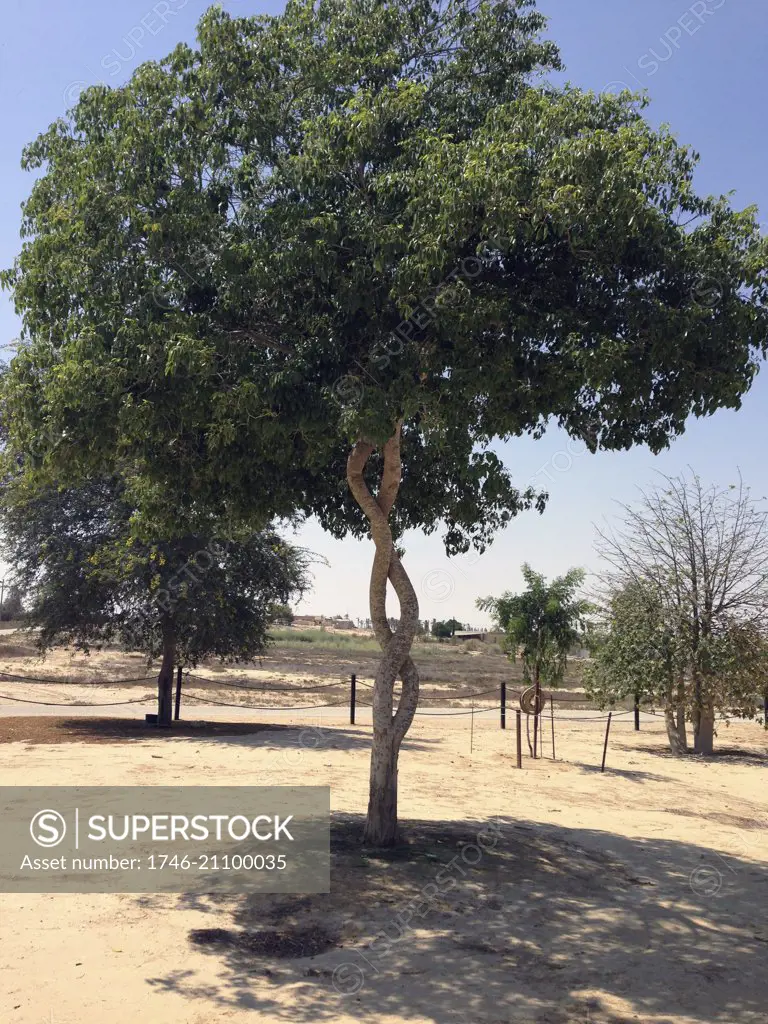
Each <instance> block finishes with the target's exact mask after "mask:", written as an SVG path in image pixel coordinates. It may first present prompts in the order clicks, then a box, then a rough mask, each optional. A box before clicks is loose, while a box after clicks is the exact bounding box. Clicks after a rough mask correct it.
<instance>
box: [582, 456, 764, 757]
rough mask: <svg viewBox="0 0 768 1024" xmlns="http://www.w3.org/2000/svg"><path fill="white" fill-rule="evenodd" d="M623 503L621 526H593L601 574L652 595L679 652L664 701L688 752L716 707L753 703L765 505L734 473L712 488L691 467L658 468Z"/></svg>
mask: <svg viewBox="0 0 768 1024" xmlns="http://www.w3.org/2000/svg"><path fill="white" fill-rule="evenodd" d="M620 508H621V523H620V525H618V526H617V527H615V528H610V527H607V528H604V529H598V541H597V545H596V546H597V550H598V552H599V553H600V554H601V555H602V557H603V558H604V559H605V561H606V562H607V564H608V569H607V571H606V572H605V573H604V574H603V576H602V580H603V583H604V584H605V585H606V586H607V589H608V591H609V592H610V593H612V594H617V593H620V592H621V591H626V589H627V587H632V588H635V592H636V593H645V594H650V595H652V598H653V602H654V604H655V605H656V606H657V607H658V608H659V609H660V610H661V612H660V613H661V615H662V618H663V622H664V624H665V629H667V630H671V631H672V633H673V635H674V638H675V647H676V650H677V651H678V652H682V657H681V658H679V659H678V660H676V664H677V666H679V667H678V669H677V679H676V685H675V687H674V688H673V690H671V691H670V693H671V701H670V705H669V707H668V709H667V710H668V713H669V714H671V713H672V711H673V705H676V711H677V716H676V720H675V728H676V730H677V733H678V739H679V743H680V744H681V746H683V747H685V745H686V741H685V721H684V718H683V717H682V715H681V712H682V711H683V710H685V712H686V715H687V717H688V718H689V720H690V721H691V722H692V725H693V736H694V751H695V752H697V753H711V752H712V749H713V742H714V723H715V712H716V711H717V710H722V711H733V710H737V711H744V712H747V713H749V711H750V708H751V709H752V711H754V703H755V702H754V696H755V693H753V692H752V688H751V682H750V678H749V675H748V674H747V673H745V671H744V666H745V664H746V663H747V661H749V662H750V664H751V666H752V669H755V670H756V669H757V668H758V666H759V661H755V658H754V657H752V653H751V652H756V651H757V652H758V655H759V656H760V657H762V654H761V653H760V652H762V650H763V649H764V648H763V646H762V645H761V644H758V645H756V644H755V642H754V637H755V636H762V635H763V633H764V618H765V613H766V609H768V510H766V509H764V508H763V506H762V503H761V502H760V501H757V500H755V499H754V498H752V496H751V494H750V491H749V488H747V487H745V486H744V483H743V481H742V480H741V476H739V481H738V483H737V484H733V485H731V486H729V487H727V488H719V487H716V486H704V485H703V484H702V482H701V480H700V478H699V477H698V476H696V474H695V473H693V472H692V471H691V473H690V474H689V475H686V474H682V475H680V476H679V477H667V476H664V477H663V478H662V482H661V483H660V484H659V486H657V487H656V488H654V489H652V490H650V491H641V498H640V501H639V503H638V504H637V506H630V505H624V504H622V505H621V506H620ZM753 662H754V664H752V663H753ZM668 724H669V723H668Z"/></svg>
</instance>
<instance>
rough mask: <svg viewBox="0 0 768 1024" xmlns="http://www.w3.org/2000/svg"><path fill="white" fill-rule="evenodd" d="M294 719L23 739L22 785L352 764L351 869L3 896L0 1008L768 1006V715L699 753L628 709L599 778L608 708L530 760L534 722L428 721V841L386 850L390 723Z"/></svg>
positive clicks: (326, 778) (408, 776)
mask: <svg viewBox="0 0 768 1024" xmlns="http://www.w3.org/2000/svg"><path fill="white" fill-rule="evenodd" d="M0 703H2V702H0ZM116 710H117V709H116ZM144 710H145V709H144V708H143V707H142V708H141V709H140V711H141V712H142V713H143V711H144ZM102 713H104V712H102ZM123 713H126V714H135V712H134V711H133V710H132V709H130V708H126V709H125V711H124V712H123ZM2 714H3V712H2V709H0V716H2ZM205 714H206V717H208V718H210V719H212V720H217V721H225V720H226V715H227V711H226V709H215V710H211V711H208V710H206V712H205ZM190 716H191V712H190ZM252 717H253V721H254V722H258V721H262V722H264V723H265V724H269V722H270V719H269V718H267V719H266V720H265V719H264V717H263V716H262V718H261V719H259V718H257V716H256V714H255V713H254V714H253V716H252ZM237 720H238V722H239V723H240V722H242V716H241V715H240V714H238V716H237ZM276 720H277V721H279V722H280V723H281V725H282V726H283V727H282V728H279V729H265V730H261V731H257V732H253V733H248V732H243V731H242V729H240V730H239V734H233V735H225V734H222V733H223V732H226V730H223V729H221V731H219V732H218V733H217V734H215V735H212V736H205V735H197V734H196V733H195V731H194V730H190V735H185V736H176V737H174V736H173V735H170V736H159V735H158V734H157V733H156V732H152V731H150V730H148V731H147V733H146V738H145V737H142V736H141V735H138V736H133V737H132V738H126V739H120V737H119V736H118V737H115V736H114V735H112V736H110V738H109V742H108V743H104V744H96V743H83V742H81V741H80V737H79V736H78V735H77V730H74V731H73V732H72V734H71V735H69V736H67V735H65V736H64V737H63V739H64V742H57V743H55V744H53V743H47V742H42V743H34V744H33V743H30V742H27V741H26V740H25V739H23V738H15V739H13V738H12V737H6V738H11V739H13V741H12V742H3V743H1V744H0V781H2V783H3V784H4V785H24V784H29V783H31V782H33V783H34V784H36V785H49V784H55V785H65V784H72V785H76V784H80V785H94V784H103V785H108V784H116V785H117V784H119V785H147V784H149V785H164V784H178V783H183V784H185V785H213V784H217V785H218V784H231V785H256V784H266V783H269V784H296V783H297V782H301V783H306V784H329V785H330V786H331V801H332V808H333V811H334V824H333V839H332V846H333V852H334V868H333V883H332V884H333V889H332V893H331V894H330V895H327V896H314V897H299V896H297V897H288V896H272V897H269V896H260V897H244V896H243V897H236V898H233V897H218V898H214V897H207V898H205V897H204V898H200V897H196V898H192V897H186V896H184V895H179V896H169V895H162V896H139V895H89V896H85V895H69V894H67V895H2V896H0V1020H1V1021H3V1022H6V1021H8V1022H12V1024H38V1022H42V1021H47V1022H49V1024H75V1022H77V1024H97V1022H98V1024H103V1022H104V1021H108V1022H110V1024H128V1022H130V1024H134V1022H135V1021H136V1019H137V1018H139V1019H145V1020H149V1021H153V1022H154V1021H161V1022H166V1024H223V1022H228V1024H229V1022H233V1024H240V1022H244V1021H249V1022H250V1021H275V1022H314V1021H339V1022H348V1021H353V1020H364V1021H371V1022H374V1021H375V1022H382V1024H394V1022H406V1021H407V1022H411V1024H426V1022H436V1024H454V1022H455V1024H459V1022H461V1024H502V1022H519V1024H523V1022H526V1024H531V1022H536V1024H587V1022H589V1024H630V1022H633V1024H635V1022H643V1024H701V1022H707V1024H721V1022H722V1024H726V1022H727V1024H736V1022H737V1024H758V1022H759V1024H765V1021H766V1020H767V1019H768V926H767V925H766V917H765V915H766V907H768V842H767V841H766V835H767V834H768V833H767V832H766V827H767V826H768V786H766V766H768V756H767V755H768V744H767V743H766V734H765V733H764V732H763V731H762V729H761V728H760V727H759V726H758V725H754V724H748V723H737V724H735V725H731V726H730V727H729V728H727V729H726V728H722V729H721V731H720V736H719V743H720V745H721V748H723V749H725V748H728V749H729V750H733V751H734V752H733V753H728V754H721V755H720V756H719V757H717V758H715V759H711V760H701V759H693V758H691V759H688V760H684V761H677V760H674V759H672V758H670V757H668V756H666V753H665V744H664V739H663V735H662V729H661V724H660V723H659V722H657V721H654V722H652V723H651V724H649V723H648V722H644V723H643V729H642V731H641V732H640V733H639V734H638V733H635V732H633V731H632V727H631V724H630V723H629V720H628V718H626V717H625V718H623V719H619V720H618V722H617V723H615V724H614V727H613V729H612V735H611V742H610V745H609V752H608V769H607V770H606V772H605V774H601V773H600V771H599V768H598V767H597V766H599V762H600V756H601V753H602V740H603V728H604V723H602V722H594V723H591V722H584V721H578V720H572V719H569V720H563V719H561V720H559V721H558V725H557V755H558V758H559V760H557V761H556V762H553V761H552V760H551V758H550V757H549V755H550V747H549V728H547V731H546V734H545V735H546V743H545V754H547V755H548V756H547V758H545V759H544V760H539V761H537V762H532V761H531V760H530V759H529V758H528V757H527V756H526V758H525V761H524V770H523V771H518V770H517V769H516V768H515V761H514V756H513V741H514V730H510V731H507V732H502V731H501V730H500V729H499V728H498V723H497V721H489V720H487V719H486V720H483V719H480V720H478V719H477V718H476V719H475V722H474V735H473V737H472V744H473V751H472V753H470V719H469V716H466V717H465V716H452V717H448V718H440V717H437V716H429V717H422V718H420V719H417V722H416V724H415V725H414V727H413V729H412V731H411V733H410V735H409V737H408V739H407V741H406V744H405V747H404V750H403V754H402V757H401V774H400V811H401V818H402V820H403V822H404V824H405V826H406V830H407V833H408V836H409V839H410V842H411V845H410V847H409V849H408V850H407V851H401V852H400V853H399V854H398V855H396V856H392V857H381V856H378V855H372V854H368V855H362V854H361V850H360V847H359V843H358V839H359V833H360V827H361V813H360V812H361V811H362V810H363V809H364V807H365V803H366V796H367V793H366V790H367V772H368V750H369V740H370V727H369V726H368V725H365V724H363V725H357V726H355V727H350V726H349V724H348V723H345V722H344V721H343V720H342V718H341V717H339V718H338V719H337V720H336V721H329V720H328V719H327V718H323V719H322V720H320V719H317V725H315V724H314V718H313V716H308V715H304V716H302V717H301V718H298V717H295V716H293V717H291V716H285V715H281V716H280V717H279V719H272V720H271V721H276ZM7 721H9V722H10V719H9V720H7ZM32 721H33V722H34V721H35V720H32ZM0 725H2V721H0ZM286 726H287V727H286ZM16 727H17V728H21V727H20V726H19V725H18V722H17V726H16ZM30 728H32V726H30ZM16 735H17V736H18V735H19V734H18V733H17V734H16ZM22 736H23V732H22ZM42 738H43V739H45V737H42ZM57 739H58V740H61V739H62V736H57ZM491 823H495V824H491ZM489 829H490V831H489ZM478 835H481V839H480V840H478ZM489 837H490V838H489ZM446 865H448V867H447V868H446ZM440 871H442V876H441V885H440V886H439V888H440V890H441V891H440V893H439V894H437V895H434V881H435V878H436V876H437V874H438V872H440ZM449 877H450V878H451V879H452V880H453V884H451V885H449V884H447V883H446V881H445V880H446V878H449ZM430 883H432V889H428V888H425V887H427V886H429V885H430ZM425 894H429V895H430V897H431V899H429V900H426V899H425ZM409 908H410V909H409ZM313 953H314V955H310V954H313ZM301 954H305V955H301Z"/></svg>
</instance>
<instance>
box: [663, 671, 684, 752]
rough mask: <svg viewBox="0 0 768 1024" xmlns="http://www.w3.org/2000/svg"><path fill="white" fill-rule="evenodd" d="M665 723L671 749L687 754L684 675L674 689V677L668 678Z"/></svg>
mask: <svg viewBox="0 0 768 1024" xmlns="http://www.w3.org/2000/svg"><path fill="white" fill-rule="evenodd" d="M670 675H671V670H670ZM664 724H665V725H666V727H667V739H668V740H669V749H670V750H671V751H672V753H673V754H677V755H682V754H687V753H688V736H687V734H686V729H685V679H684V678H682V677H680V678H678V680H677V687H676V689H673V683H672V679H671V678H668V679H667V683H666V686H665V702H664Z"/></svg>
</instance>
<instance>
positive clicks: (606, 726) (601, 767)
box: [600, 711, 613, 772]
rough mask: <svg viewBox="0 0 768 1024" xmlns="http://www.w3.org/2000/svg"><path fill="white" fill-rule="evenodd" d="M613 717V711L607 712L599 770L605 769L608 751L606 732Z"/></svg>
mask: <svg viewBox="0 0 768 1024" xmlns="http://www.w3.org/2000/svg"><path fill="white" fill-rule="evenodd" d="M612 718H613V712H612V711H609V712H608V721H607V722H606V723H605V744H604V746H603V763H602V764H601V765H600V771H601V772H604V771H605V755H606V754H607V753H608V733H609V732H610V731H611V719H612Z"/></svg>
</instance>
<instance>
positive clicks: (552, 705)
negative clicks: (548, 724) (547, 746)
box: [549, 693, 555, 761]
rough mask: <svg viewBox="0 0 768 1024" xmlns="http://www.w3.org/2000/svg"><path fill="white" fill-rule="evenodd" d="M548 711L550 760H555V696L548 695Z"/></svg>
mask: <svg viewBox="0 0 768 1024" xmlns="http://www.w3.org/2000/svg"><path fill="white" fill-rule="evenodd" d="M549 713H550V716H551V718H552V760H553V761H554V760H555V698H554V697H553V696H552V694H551V693H550V695H549Z"/></svg>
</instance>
